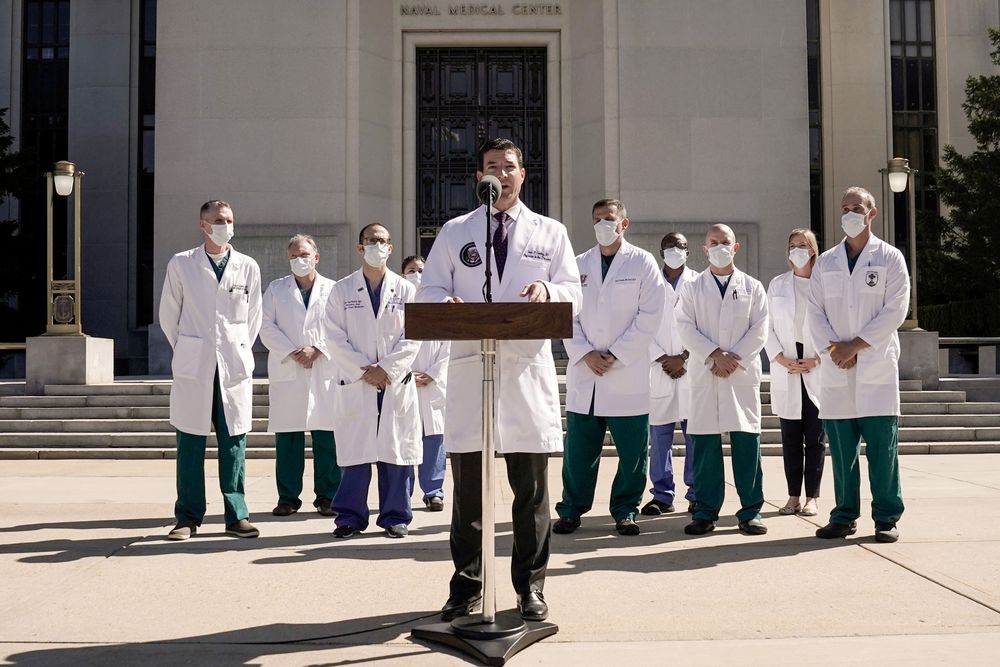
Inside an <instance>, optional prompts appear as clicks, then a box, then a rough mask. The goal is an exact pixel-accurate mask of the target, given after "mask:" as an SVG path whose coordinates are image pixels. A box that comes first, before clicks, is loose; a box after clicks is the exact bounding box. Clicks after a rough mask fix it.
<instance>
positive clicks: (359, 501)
mask: <svg viewBox="0 0 1000 667" xmlns="http://www.w3.org/2000/svg"><path fill="white" fill-rule="evenodd" d="M375 467H376V468H377V469H378V507H379V512H378V518H377V519H376V520H375V525H376V526H379V527H380V528H388V527H389V526H394V525H396V524H399V523H402V524H406V525H409V523H410V522H411V521H412V520H413V511H412V509H411V508H410V493H411V492H412V489H413V466H400V465H394V464H392V463H383V462H382V461H378V462H377V463H375ZM341 472H342V474H341V477H340V487H339V488H338V489H337V494H336V495H335V496H334V497H333V503H332V504H331V506H330V509H332V510H333V511H334V512H336V513H337V518H336V519H335V522H336V524H337V525H338V526H350V527H351V528H354V529H355V530H365V529H366V528H368V487H369V486H370V485H371V481H372V464H371V463H362V464H360V465H356V466H343V467H342V468H341Z"/></svg>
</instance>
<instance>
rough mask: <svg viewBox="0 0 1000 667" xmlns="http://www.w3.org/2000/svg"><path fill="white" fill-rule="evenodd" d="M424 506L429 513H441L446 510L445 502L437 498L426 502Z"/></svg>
mask: <svg viewBox="0 0 1000 667" xmlns="http://www.w3.org/2000/svg"><path fill="white" fill-rule="evenodd" d="M424 505H426V506H427V511H428V512H441V511H443V510H444V501H443V500H441V499H440V498H438V497H437V496H435V497H433V498H428V499H427V500H425V501H424Z"/></svg>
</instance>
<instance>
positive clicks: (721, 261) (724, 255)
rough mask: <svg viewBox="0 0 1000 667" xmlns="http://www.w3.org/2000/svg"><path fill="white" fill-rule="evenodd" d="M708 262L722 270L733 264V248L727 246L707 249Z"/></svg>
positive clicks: (715, 246)
mask: <svg viewBox="0 0 1000 667" xmlns="http://www.w3.org/2000/svg"><path fill="white" fill-rule="evenodd" d="M708 261H710V262H711V263H712V266H714V267H716V268H718V269H724V268H726V267H727V266H729V265H730V264H732V263H733V248H732V246H728V245H714V246H712V247H711V248H709V249H708Z"/></svg>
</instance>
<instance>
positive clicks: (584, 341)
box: [563, 239, 666, 417]
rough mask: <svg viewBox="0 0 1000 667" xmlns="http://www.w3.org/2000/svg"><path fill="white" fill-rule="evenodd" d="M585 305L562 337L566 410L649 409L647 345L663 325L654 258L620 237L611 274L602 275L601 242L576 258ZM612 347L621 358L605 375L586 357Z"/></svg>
mask: <svg viewBox="0 0 1000 667" xmlns="http://www.w3.org/2000/svg"><path fill="white" fill-rule="evenodd" d="M576 264H577V267H578V268H579V269H580V281H581V284H582V291H583V305H582V307H581V308H580V314H579V315H577V316H576V317H574V318H573V337H572V338H567V339H565V340H564V341H563V344H564V345H565V346H566V353H567V354H568V355H569V364H568V366H567V367H566V410H568V411H570V412H575V413H577V414H584V415H585V414H588V413H589V412H590V404H591V399H593V402H594V414H595V415H597V416H599V417H628V416H632V415H645V414H648V413H649V389H648V381H649V365H648V363H647V362H648V355H649V345H650V342H651V341H652V340H653V335H654V334H655V333H656V331H657V329H658V328H659V326H660V320H661V319H662V317H663V304H664V299H665V295H666V290H665V289H664V283H663V277H662V275H661V274H660V268H659V266H658V264H657V262H656V259H655V258H654V257H653V256H652V255H651V254H650V253H648V252H646V251H645V250H643V249H641V248H637V247H636V246H634V245H632V244H631V243H629V242H628V241H626V240H624V239H622V244H621V248H619V250H618V252H617V254H616V255H615V258H614V260H613V261H612V262H611V266H610V267H609V268H608V275H607V276H605V277H604V279H603V280H602V279H601V247H600V246H599V245H595V246H594V247H593V248H591V249H590V250H588V251H587V252H585V253H583V254H581V255H579V256H578V257H577V258H576ZM594 350H596V351H598V352H608V351H610V352H611V353H612V354H614V355H615V357H617V359H618V360H617V361H615V362H614V364H613V365H612V366H611V368H610V369H609V370H608V372H607V373H605V374H604V375H603V376H598V375H596V374H595V373H594V372H593V371H592V370H590V367H589V366H587V364H586V362H585V361H584V360H583V357H584V356H585V355H586V354H587V353H589V352H592V351H594Z"/></svg>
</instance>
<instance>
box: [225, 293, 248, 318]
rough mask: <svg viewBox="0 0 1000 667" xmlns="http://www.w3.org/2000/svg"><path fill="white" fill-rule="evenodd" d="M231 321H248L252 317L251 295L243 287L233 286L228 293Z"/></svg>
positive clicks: (228, 311) (228, 312)
mask: <svg viewBox="0 0 1000 667" xmlns="http://www.w3.org/2000/svg"><path fill="white" fill-rule="evenodd" d="M226 299H227V308H226V310H227V314H228V315H229V318H228V319H229V321H230V322H233V323H235V324H239V323H242V322H246V321H247V319H248V318H249V317H250V295H248V294H247V293H246V292H245V291H244V290H242V289H236V288H233V290H232V291H230V292H228V293H227V294H226Z"/></svg>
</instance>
